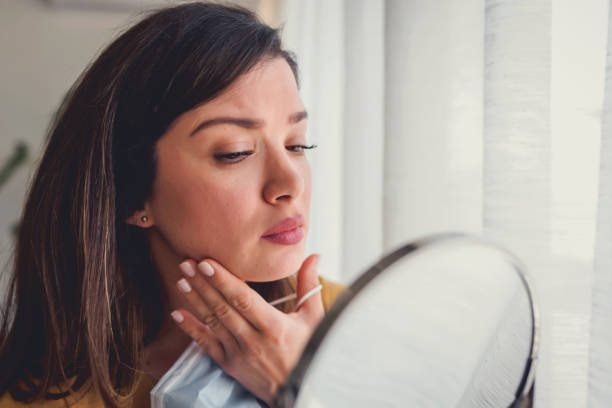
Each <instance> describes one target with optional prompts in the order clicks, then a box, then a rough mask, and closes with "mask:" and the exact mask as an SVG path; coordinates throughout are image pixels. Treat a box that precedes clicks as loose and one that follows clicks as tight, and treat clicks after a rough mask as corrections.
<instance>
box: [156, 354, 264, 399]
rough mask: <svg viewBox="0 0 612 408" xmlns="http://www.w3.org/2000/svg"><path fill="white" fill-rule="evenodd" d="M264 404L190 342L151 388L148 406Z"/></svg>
mask: <svg viewBox="0 0 612 408" xmlns="http://www.w3.org/2000/svg"><path fill="white" fill-rule="evenodd" d="M265 406H266V405H265V404H264V403H263V402H260V401H259V400H258V399H257V398H255V396H254V395H253V394H251V393H250V392H249V391H248V390H247V389H246V388H244V387H243V386H242V385H241V384H240V383H239V382H238V381H236V380H235V379H233V378H232V377H230V376H229V375H227V374H226V373H225V372H224V371H223V370H222V369H221V368H220V367H219V366H218V365H217V364H216V363H215V362H214V361H213V360H212V359H211V358H210V357H209V356H208V355H206V354H205V353H204V352H203V351H202V349H201V348H200V346H198V344H197V343H195V342H192V343H191V344H190V345H189V347H187V349H186V350H185V351H184V352H183V354H182V355H181V356H180V357H179V359H178V360H176V362H175V363H174V364H173V365H172V367H171V368H170V370H168V371H167V372H166V374H164V376H163V377H162V378H161V379H160V380H159V381H158V382H157V384H156V385H155V387H153V389H152V390H151V407H152V408H162V407H164V408H169V407H172V408H183V407H184V408H226V407H227V408H229V407H232V408H233V407H236V408H262V407H265Z"/></svg>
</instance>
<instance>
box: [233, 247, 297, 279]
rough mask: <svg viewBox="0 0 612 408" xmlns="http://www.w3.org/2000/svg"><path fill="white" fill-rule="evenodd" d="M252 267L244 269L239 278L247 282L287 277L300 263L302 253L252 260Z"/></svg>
mask: <svg viewBox="0 0 612 408" xmlns="http://www.w3.org/2000/svg"><path fill="white" fill-rule="evenodd" d="M254 265H256V266H255V267H253V268H249V269H245V272H246V273H244V274H241V276H239V277H240V279H243V280H245V281H249V282H272V281H277V280H280V279H284V278H288V277H289V276H291V275H293V274H295V273H296V272H297V271H298V270H299V269H300V266H301V265H302V253H301V252H299V253H297V251H296V253H295V254H291V255H289V254H287V255H286V256H284V257H282V258H281V259H266V260H262V261H260V262H254Z"/></svg>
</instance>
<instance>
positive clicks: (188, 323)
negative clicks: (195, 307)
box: [171, 309, 226, 365]
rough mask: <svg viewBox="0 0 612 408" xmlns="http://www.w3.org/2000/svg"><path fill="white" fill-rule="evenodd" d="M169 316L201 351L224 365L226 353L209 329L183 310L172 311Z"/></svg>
mask: <svg viewBox="0 0 612 408" xmlns="http://www.w3.org/2000/svg"><path fill="white" fill-rule="evenodd" d="M171 316H172V318H173V319H174V321H175V322H176V324H177V325H178V327H179V328H180V329H181V330H183V331H184V332H185V333H187V335H188V336H189V337H191V338H192V339H193V340H194V341H195V342H196V343H198V345H199V346H200V347H201V348H202V350H204V352H205V353H206V354H208V355H209V356H210V357H211V358H212V359H213V360H215V361H216V362H217V364H219V365H223V364H224V363H225V359H226V358H225V356H226V352H225V350H224V349H223V346H222V344H221V342H220V341H219V339H218V338H217V337H216V336H215V334H214V333H213V332H212V331H211V330H210V328H208V327H207V326H206V325H204V324H202V323H201V322H200V321H199V320H198V319H197V318H196V317H195V316H193V315H192V314H191V313H189V312H188V311H186V310H184V309H179V310H175V311H173V312H172V313H171Z"/></svg>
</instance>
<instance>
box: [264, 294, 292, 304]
mask: <svg viewBox="0 0 612 408" xmlns="http://www.w3.org/2000/svg"><path fill="white" fill-rule="evenodd" d="M295 298H297V295H296V294H295V293H292V294H290V295H287V296H283V297H282V298H278V299H276V300H273V301H271V302H270V304H271V305H272V306H276V305H280V304H281V303H285V302H288V301H290V300H293V299H295Z"/></svg>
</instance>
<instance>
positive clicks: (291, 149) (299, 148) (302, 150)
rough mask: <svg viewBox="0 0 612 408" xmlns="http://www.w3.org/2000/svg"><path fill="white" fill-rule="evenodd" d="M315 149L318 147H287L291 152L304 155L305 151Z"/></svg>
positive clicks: (312, 145) (314, 145) (313, 145)
mask: <svg viewBox="0 0 612 408" xmlns="http://www.w3.org/2000/svg"><path fill="white" fill-rule="evenodd" d="M315 147H317V145H316V144H311V145H291V146H287V150H290V151H292V152H296V153H304V150H309V149H314V148H315Z"/></svg>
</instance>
